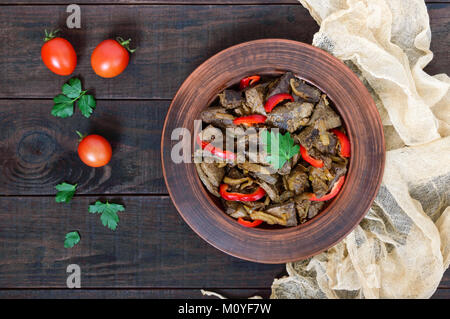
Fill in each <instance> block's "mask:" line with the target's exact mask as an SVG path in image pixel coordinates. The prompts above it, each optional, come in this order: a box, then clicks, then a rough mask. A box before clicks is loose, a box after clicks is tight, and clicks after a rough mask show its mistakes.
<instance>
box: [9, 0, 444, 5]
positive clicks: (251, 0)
mask: <svg viewBox="0 0 450 319" xmlns="http://www.w3.org/2000/svg"><path fill="white" fill-rule="evenodd" d="M425 2H426V3H435V2H450V1H449V0H425ZM3 3H4V4H71V3H73V1H70V0H58V1H55V2H50V1H49V0H3ZM105 3H106V4H111V3H113V4H123V5H129V4H162V3H163V4H182V5H188V4H214V5H217V4H234V5H237V4H255V5H256V4H261V5H263V4H265V5H267V4H298V3H299V2H298V0H95V1H89V0H81V1H77V4H91V5H93V4H105Z"/></svg>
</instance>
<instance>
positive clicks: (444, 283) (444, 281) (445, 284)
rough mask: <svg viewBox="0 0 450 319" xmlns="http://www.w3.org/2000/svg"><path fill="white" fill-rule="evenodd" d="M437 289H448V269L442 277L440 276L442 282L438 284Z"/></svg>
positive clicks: (449, 284) (449, 285)
mask: <svg viewBox="0 0 450 319" xmlns="http://www.w3.org/2000/svg"><path fill="white" fill-rule="evenodd" d="M439 287H440V288H447V289H450V268H448V269H447V270H446V272H445V273H444V275H443V276H442V280H441V282H440V283H439Z"/></svg>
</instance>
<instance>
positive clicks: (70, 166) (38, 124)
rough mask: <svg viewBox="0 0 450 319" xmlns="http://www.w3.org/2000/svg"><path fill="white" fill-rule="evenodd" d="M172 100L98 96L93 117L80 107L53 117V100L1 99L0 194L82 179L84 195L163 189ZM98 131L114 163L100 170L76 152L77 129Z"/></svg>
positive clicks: (33, 191) (45, 190)
mask: <svg viewBox="0 0 450 319" xmlns="http://www.w3.org/2000/svg"><path fill="white" fill-rule="evenodd" d="M168 105H169V102H168V101H98V102H97V108H96V110H95V112H94V113H93V115H92V116H91V118H90V119H89V120H88V119H86V118H84V117H83V116H82V115H81V114H80V112H79V110H76V112H75V113H76V114H75V115H74V116H73V117H71V118H67V119H60V118H56V117H54V116H52V115H51V114H50V110H51V108H52V106H53V101H51V100H0V127H1V128H2V129H1V130H2V134H0V181H1V183H0V195H19V194H20V195H51V194H55V189H54V187H55V185H56V184H58V183H60V182H63V181H66V182H69V183H77V184H78V193H79V194H108V193H109V194H111V193H113V194H114V193H120V194H130V193H134V194H136V193H137V194H161V193H167V191H166V188H165V186H164V182H163V177H162V171H161V164H160V163H161V162H160V151H159V143H160V138H161V130H162V126H163V120H164V117H165V115H166V112H167V108H168ZM76 130H78V131H80V132H83V133H97V134H100V135H102V136H104V137H105V138H106V139H108V140H109V141H110V142H111V144H112V147H113V158H112V160H111V162H110V163H109V164H108V165H107V166H105V167H102V168H98V169H94V168H90V167H88V166H86V165H84V164H83V163H82V162H81V161H80V159H79V158H78V154H77V153H76V149H77V145H78V136H77V135H76V133H75V131H76Z"/></svg>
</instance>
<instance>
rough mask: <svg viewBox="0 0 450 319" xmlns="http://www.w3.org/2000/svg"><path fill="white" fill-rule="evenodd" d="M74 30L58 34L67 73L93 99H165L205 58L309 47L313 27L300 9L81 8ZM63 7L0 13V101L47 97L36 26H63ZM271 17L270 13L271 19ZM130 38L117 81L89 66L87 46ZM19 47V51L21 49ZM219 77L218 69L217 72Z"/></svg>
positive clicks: (56, 83)
mask: <svg viewBox="0 0 450 319" xmlns="http://www.w3.org/2000/svg"><path fill="white" fill-rule="evenodd" d="M81 8H82V29H80V30H75V29H73V30H67V29H65V28H63V34H64V36H66V37H67V38H68V39H69V40H70V41H71V43H72V44H73V45H74V47H75V49H76V51H77V53H78V56H79V61H78V66H77V68H76V70H75V75H80V74H81V75H82V76H83V78H84V84H85V86H86V87H87V88H95V91H96V96H97V97H98V98H127V99H142V98H145V99H160V98H161V99H170V98H172V97H173V95H174V94H175V92H176V90H177V89H178V87H179V86H180V85H181V83H182V81H184V79H185V78H186V77H187V76H188V75H189V74H190V73H191V72H192V71H193V70H194V69H195V68H196V67H197V66H198V65H200V64H201V63H202V62H203V61H205V60H206V59H207V58H209V57H210V56H211V55H213V54H215V53H217V52H219V51H221V50H223V49H225V48H227V47H229V46H231V45H234V44H238V43H240V42H244V41H249V40H254V39H258V38H274V37H275V38H280V37H281V38H288V39H294V40H299V41H304V42H311V41H312V36H313V34H314V33H315V32H316V31H317V30H318V26H317V25H316V23H315V22H314V20H313V19H312V18H311V16H310V15H309V13H308V11H307V10H306V9H304V8H303V7H302V6H301V5H280V6H277V5H274V6H246V5H244V6H209V5H208V6H201V5H198V6H172V5H169V6H167V5H157V6H152V5H150V6H147V5H144V6H134V5H129V6H128V5H121V6H114V5H106V6H104V5H102V6H91V5H89V6H81ZM65 9H66V7H65V6H5V7H2V8H1V10H0V38H2V39H4V42H5V43H7V44H6V45H2V46H0V65H1V67H2V72H1V73H0V98H11V97H14V98H17V97H26V98H31V97H37V98H44V97H46V98H52V97H53V96H54V95H55V94H56V93H57V92H58V90H59V88H60V86H61V84H62V83H63V82H64V79H67V78H68V77H61V76H58V75H55V74H52V73H51V72H50V71H49V70H47V69H46V67H45V66H44V65H43V63H42V61H41V58H40V53H39V52H40V48H41V46H42V35H43V31H44V28H47V29H49V28H56V27H61V26H64V25H65V20H66V17H67V13H66V12H65ZM275 12H276V14H274V13H275ZM118 35H121V36H122V37H131V38H133V40H134V42H133V43H132V46H134V45H137V46H138V47H139V51H137V52H136V54H135V55H134V56H133V57H132V58H131V62H130V65H129V66H128V68H127V69H126V71H125V72H124V73H123V74H121V75H120V76H119V77H117V78H113V79H102V78H100V77H98V76H97V75H95V74H94V72H93V71H92V69H91V66H90V54H91V52H92V51H93V49H94V48H95V46H96V45H97V44H98V43H100V42H101V41H102V40H103V39H105V38H107V37H110V36H118ZM24 44H26V49H23V47H24ZM218 72H220V70H218Z"/></svg>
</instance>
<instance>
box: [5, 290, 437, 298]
mask: <svg viewBox="0 0 450 319" xmlns="http://www.w3.org/2000/svg"><path fill="white" fill-rule="evenodd" d="M214 292H217V293H220V294H222V295H223V296H225V297H227V298H232V299H246V298H249V297H253V296H261V297H263V298H269V296H270V293H271V291H270V289H268V288H261V289H242V288H239V289H214ZM438 296H439V295H438ZM4 298H7V299H23V298H26V299H141V298H143V299H149V298H151V299H200V298H202V299H217V297H213V296H203V295H202V293H201V292H200V289H189V288H181V289H168V288H159V289H133V288H130V289H8V290H2V289H0V299H4Z"/></svg>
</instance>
